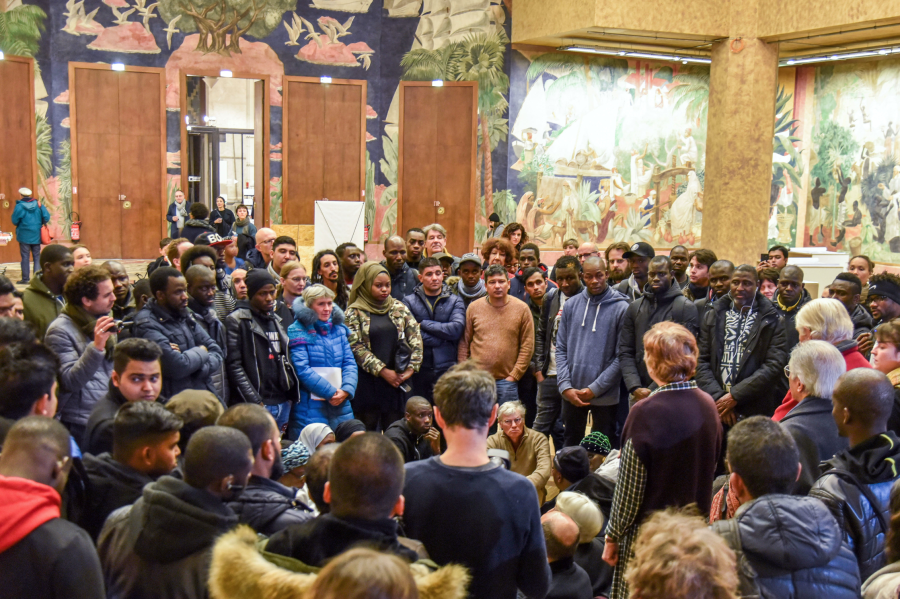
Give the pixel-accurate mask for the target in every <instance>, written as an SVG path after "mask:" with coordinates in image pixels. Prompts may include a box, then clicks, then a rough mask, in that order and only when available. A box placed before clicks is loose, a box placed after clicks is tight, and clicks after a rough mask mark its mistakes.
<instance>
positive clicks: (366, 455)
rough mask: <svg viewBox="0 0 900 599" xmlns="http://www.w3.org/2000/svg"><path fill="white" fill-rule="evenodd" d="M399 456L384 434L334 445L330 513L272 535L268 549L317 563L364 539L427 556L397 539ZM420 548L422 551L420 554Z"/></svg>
mask: <svg viewBox="0 0 900 599" xmlns="http://www.w3.org/2000/svg"><path fill="white" fill-rule="evenodd" d="M404 474H405V472H404V470H403V460H402V459H401V457H400V453H399V452H398V451H397V449H396V448H395V447H394V444H393V443H391V441H389V440H388V439H385V438H384V436H383V435H380V434H377V433H366V434H365V435H360V436H359V437H354V438H352V439H350V440H348V441H345V442H344V443H341V445H340V446H339V447H338V448H337V450H336V451H335V452H334V457H333V458H332V461H331V467H330V469H329V478H328V482H327V483H326V484H325V492H324V500H325V502H326V503H328V504H329V505H330V507H331V513H329V514H327V515H324V516H320V517H318V518H315V519H313V520H310V521H308V522H304V523H302V524H295V525H292V526H289V527H287V528H286V529H284V530H283V531H281V532H278V533H276V534H274V535H272V536H271V537H270V538H269V541H268V543H267V544H266V548H265V549H266V551H268V552H270V553H276V554H279V555H286V556H288V557H292V558H294V559H296V560H299V561H301V562H303V563H304V564H306V565H307V566H313V567H320V566H322V565H324V564H325V563H326V562H327V561H328V560H329V559H331V558H332V557H334V556H336V555H338V554H340V553H343V552H344V551H345V550H347V549H349V548H351V547H353V546H354V545H357V544H359V543H364V544H367V545H370V546H373V547H374V548H376V549H379V550H381V551H388V552H390V553H395V554H397V555H399V556H401V557H403V558H404V559H406V560H408V561H410V562H414V561H416V560H418V559H419V557H420V555H421V556H422V557H425V556H426V555H427V554H425V553H424V551H423V549H422V548H421V545H420V544H419V552H417V551H416V550H414V549H410V548H409V545H410V544H411V543H412V542H411V541H409V540H405V539H401V538H400V537H399V534H398V525H397V522H396V521H394V520H393V519H392V518H393V517H394V516H401V515H403V505H404V499H403V496H402V495H401V494H400V493H401V491H402V490H403V479H404ZM420 552H421V553H420Z"/></svg>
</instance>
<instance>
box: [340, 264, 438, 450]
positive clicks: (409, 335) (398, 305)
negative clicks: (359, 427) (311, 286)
mask: <svg viewBox="0 0 900 599" xmlns="http://www.w3.org/2000/svg"><path fill="white" fill-rule="evenodd" d="M347 328H349V329H350V337H349V341H350V348H351V349H352V350H353V355H354V356H355V357H356V363H357V364H358V365H359V382H358V383H357V385H356V395H354V397H353V413H354V414H355V415H356V417H357V418H358V419H360V420H361V421H362V422H363V424H365V425H366V429H368V430H370V431H376V432H377V431H379V430H387V428H388V427H389V426H390V425H391V423H393V422H394V421H396V420H400V419H401V418H403V411H404V403H405V400H406V390H407V389H408V385H407V384H406V382H407V381H408V380H409V378H410V377H412V375H413V373H414V372H416V371H418V370H419V366H420V365H421V364H422V334H421V333H420V332H419V323H418V322H416V319H415V317H413V315H412V313H411V312H410V311H409V308H407V307H406V306H405V305H404V304H403V302H401V301H399V300H396V299H394V298H392V297H391V277H390V274H388V271H387V269H386V268H385V267H384V266H382V265H381V264H379V263H377V262H367V263H366V264H364V265H363V266H362V267H361V268H360V269H359V271H358V272H357V273H356V277H355V278H354V280H353V288H352V289H351V290H350V298H349V306H348V308H347ZM404 387H407V389H404Z"/></svg>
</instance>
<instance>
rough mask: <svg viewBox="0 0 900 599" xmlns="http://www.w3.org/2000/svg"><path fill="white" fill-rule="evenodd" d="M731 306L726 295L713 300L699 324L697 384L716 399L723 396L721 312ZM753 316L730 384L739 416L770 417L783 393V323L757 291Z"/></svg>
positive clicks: (728, 296)
mask: <svg viewBox="0 0 900 599" xmlns="http://www.w3.org/2000/svg"><path fill="white" fill-rule="evenodd" d="M731 306H732V300H731V296H730V295H726V296H724V297H721V298H719V299H718V300H716V302H715V304H714V305H713V307H712V309H711V310H709V311H708V312H707V313H706V314H705V315H704V316H703V320H702V322H701V324H700V343H699V346H700V347H699V349H700V359H699V361H698V362H697V374H696V380H697V384H698V385H699V386H700V388H701V389H703V390H704V391H706V392H707V393H709V394H710V395H711V396H712V398H713V399H715V400H718V399H719V398H720V397H722V396H723V395H725V389H723V388H722V374H721V365H722V353H723V351H724V347H723V341H724V338H725V314H726V313H727V312H728V310H729V309H730V308H731ZM753 309H754V310H756V311H757V317H756V320H755V322H754V323H753V326H752V327H751V328H750V332H749V338H748V341H747V346H746V349H745V350H744V355H743V358H742V359H741V362H740V364H738V368H737V374H736V375H735V377H734V383H733V384H732V387H731V395H732V397H733V398H734V400H735V401H736V402H737V404H738V405H737V409H736V412H737V413H738V415H740V416H745V417H746V416H754V415H756V414H765V415H766V416H771V415H772V414H773V413H774V412H775V407H776V406H777V405H779V404H780V403H781V399H782V398H783V397H784V394H785V392H786V389H785V383H783V382H782V381H785V382H786V381H787V379H786V378H785V376H784V366H785V364H787V361H788V355H787V352H786V351H785V349H784V343H785V342H784V322H782V319H781V316H779V315H778V312H777V311H776V310H775V307H774V306H773V305H772V302H770V301H769V300H767V299H766V298H765V296H764V295H763V294H761V293H759V292H757V293H756V298H755V299H754V308H753Z"/></svg>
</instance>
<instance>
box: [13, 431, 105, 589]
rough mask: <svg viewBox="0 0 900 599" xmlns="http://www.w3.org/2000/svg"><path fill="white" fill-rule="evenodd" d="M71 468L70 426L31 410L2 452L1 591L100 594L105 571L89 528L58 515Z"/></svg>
mask: <svg viewBox="0 0 900 599" xmlns="http://www.w3.org/2000/svg"><path fill="white" fill-rule="evenodd" d="M71 468H72V454H71V446H70V443H69V432H68V431H67V430H66V429H65V427H64V426H63V425H62V424H60V423H59V422H57V421H56V420H54V419H53V418H45V417H41V416H28V417H26V418H22V419H21V420H19V421H18V422H16V424H15V425H14V426H13V427H12V428H11V429H10V431H9V433H8V435H7V437H6V441H5V443H4V446H3V453H2V454H0V522H2V525H0V589H3V590H2V592H0V594H2V595H3V596H4V597H30V598H31V599H102V598H103V597H106V594H105V593H104V592H103V573H102V571H101V569H100V560H99V559H98V558H97V552H96V550H95V549H94V544H93V543H92V542H91V539H90V537H89V536H88V534H87V533H86V532H85V531H84V530H82V529H81V528H79V527H78V526H76V525H75V524H73V523H72V522H69V521H68V520H64V519H62V518H61V517H60V504H61V499H60V494H61V493H62V492H63V488H64V487H65V486H66V480H67V478H68V476H69V471H70V470H71Z"/></svg>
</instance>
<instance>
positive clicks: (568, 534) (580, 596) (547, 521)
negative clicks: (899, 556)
mask: <svg viewBox="0 0 900 599" xmlns="http://www.w3.org/2000/svg"><path fill="white" fill-rule="evenodd" d="M541 526H542V527H543V529H544V540H545V542H546V543H547V561H548V562H550V571H551V572H552V574H553V575H552V578H551V579H550V590H549V592H548V593H547V596H546V597H547V599H591V598H592V597H593V596H594V593H593V590H592V589H591V579H590V577H589V576H588V574H587V572H585V571H584V569H583V568H582V567H581V566H579V565H578V564H576V563H575V551H576V550H577V549H578V525H577V524H575V521H574V520H572V518H571V517H569V516H568V515H566V514H564V513H563V512H560V511H556V510H554V511H552V512H547V513H546V514H544V515H543V516H541Z"/></svg>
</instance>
